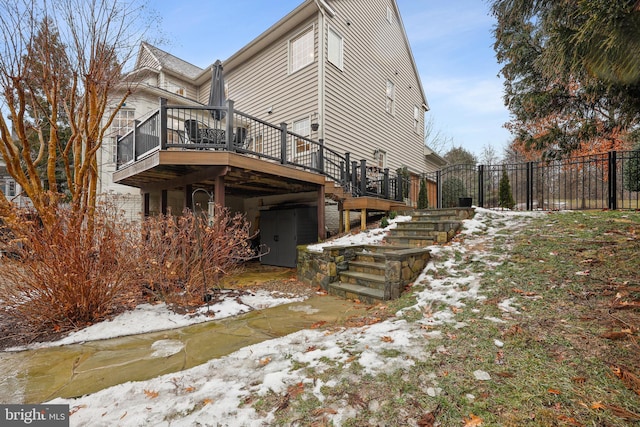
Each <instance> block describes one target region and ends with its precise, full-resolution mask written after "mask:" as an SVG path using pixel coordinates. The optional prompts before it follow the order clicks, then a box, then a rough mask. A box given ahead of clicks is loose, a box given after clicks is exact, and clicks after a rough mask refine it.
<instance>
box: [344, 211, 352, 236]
mask: <svg viewBox="0 0 640 427" xmlns="http://www.w3.org/2000/svg"><path fill="white" fill-rule="evenodd" d="M349 231H351V218H350V213H349V211H348V210H346V211H344V232H345V233H348V232H349Z"/></svg>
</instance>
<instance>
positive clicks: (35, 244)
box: [0, 207, 141, 332]
mask: <svg viewBox="0 0 640 427" xmlns="http://www.w3.org/2000/svg"><path fill="white" fill-rule="evenodd" d="M51 209H53V210H54V211H55V212H53V213H54V214H55V217H56V222H55V223H54V224H53V225H52V226H50V227H47V228H45V227H43V226H42V223H41V222H40V221H39V220H38V219H37V217H35V216H31V217H30V216H27V215H24V214H22V215H20V216H18V217H17V218H20V221H12V223H11V225H10V226H11V235H12V237H14V238H13V240H11V242H9V244H8V245H7V250H8V251H9V252H10V253H11V254H13V256H11V257H7V256H5V257H3V258H2V262H0V277H1V278H2V279H1V280H2V282H3V283H2V285H3V288H4V289H5V294H4V296H3V299H4V303H5V311H6V312H7V313H8V314H9V315H10V316H13V317H16V318H18V319H19V320H20V321H21V322H23V323H24V324H27V325H28V326H29V327H30V328H31V329H32V330H33V331H34V332H36V331H40V332H42V331H45V330H49V331H51V330H54V331H66V330H70V329H74V328H78V327H84V326H87V325H89V324H92V323H94V322H97V321H100V320H103V319H105V318H106V317H108V316H109V315H111V314H113V313H115V312H118V311H120V310H122V309H123V308H124V307H126V306H127V305H134V304H135V302H136V301H135V297H136V296H138V295H140V294H141V291H140V288H139V287H138V286H139V285H138V283H139V269H138V268H137V264H136V257H135V256H132V254H134V253H135V251H136V250H137V248H136V241H139V232H137V231H136V232H133V231H132V230H131V225H130V224H128V223H126V222H124V221H120V218H119V215H118V213H117V212H115V211H114V210H110V209H109V208H108V207H101V208H98V209H97V211H96V215H95V228H93V230H92V231H89V230H88V227H87V222H86V221H85V220H84V218H85V217H84V215H83V214H82V213H78V212H74V211H73V210H70V209H65V208H61V207H52V208H51Z"/></svg>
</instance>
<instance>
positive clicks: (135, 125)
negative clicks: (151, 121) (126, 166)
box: [131, 120, 140, 162]
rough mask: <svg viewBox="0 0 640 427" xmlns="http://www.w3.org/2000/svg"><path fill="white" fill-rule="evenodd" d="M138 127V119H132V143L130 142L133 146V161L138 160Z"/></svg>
mask: <svg viewBox="0 0 640 427" xmlns="http://www.w3.org/2000/svg"><path fill="white" fill-rule="evenodd" d="M139 127H140V120H134V121H133V143H132V144H131V145H132V146H133V161H134V162H137V161H138V148H137V147H136V142H137V140H138V129H139Z"/></svg>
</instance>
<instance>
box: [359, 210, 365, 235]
mask: <svg viewBox="0 0 640 427" xmlns="http://www.w3.org/2000/svg"><path fill="white" fill-rule="evenodd" d="M366 229H367V210H366V209H361V210H360V231H364V230H366Z"/></svg>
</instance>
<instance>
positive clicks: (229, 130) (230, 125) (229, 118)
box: [225, 99, 240, 151]
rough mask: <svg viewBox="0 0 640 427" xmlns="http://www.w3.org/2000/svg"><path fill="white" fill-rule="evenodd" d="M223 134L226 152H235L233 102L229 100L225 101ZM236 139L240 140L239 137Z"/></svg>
mask: <svg viewBox="0 0 640 427" xmlns="http://www.w3.org/2000/svg"><path fill="white" fill-rule="evenodd" d="M225 133H226V135H225V137H226V138H225V145H226V146H227V151H235V147H234V146H233V145H234V144H233V101H232V100H230V99H229V100H227V129H226V131H225ZM238 138H240V135H238Z"/></svg>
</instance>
